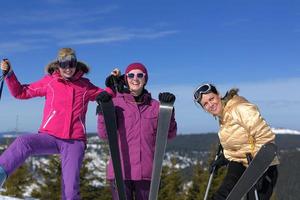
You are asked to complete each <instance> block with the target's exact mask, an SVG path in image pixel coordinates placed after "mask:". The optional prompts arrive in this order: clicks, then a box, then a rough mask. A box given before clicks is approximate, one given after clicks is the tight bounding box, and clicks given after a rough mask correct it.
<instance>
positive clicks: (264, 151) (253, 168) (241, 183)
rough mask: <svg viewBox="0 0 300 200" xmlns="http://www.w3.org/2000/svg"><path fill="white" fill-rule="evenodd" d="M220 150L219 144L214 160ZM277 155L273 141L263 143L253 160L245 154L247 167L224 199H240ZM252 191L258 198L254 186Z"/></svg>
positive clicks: (257, 198)
mask: <svg viewBox="0 0 300 200" xmlns="http://www.w3.org/2000/svg"><path fill="white" fill-rule="evenodd" d="M219 152H220V146H219V150H218V153H217V155H216V157H215V160H216V159H217V157H218V154H219ZM276 155H277V148H276V145H275V144H274V143H267V144H265V145H263V146H262V147H261V148H260V150H259V151H258V152H257V154H256V156H255V157H254V159H253V160H251V159H252V158H250V156H249V155H247V159H248V162H249V166H248V168H247V169H246V170H245V171H244V173H243V174H242V176H241V177H240V179H239V180H238V182H237V183H236V185H235V186H234V187H233V189H232V190H231V192H230V193H229V195H228V196H227V198H226V200H240V199H242V198H243V197H244V196H245V195H246V194H247V193H248V192H249V191H250V190H251V189H252V188H253V187H254V186H255V184H256V182H257V181H258V180H259V179H260V177H261V176H262V175H263V174H264V173H265V171H266V170H267V169H268V168H269V166H270V164H271V163H272V161H273V160H274V158H275V156H276ZM213 174H214V169H213V172H212V173H211V175H210V178H209V181H208V186H207V188H206V192H205V196H204V200H206V199H207V197H208V191H209V188H210V185H211V181H212V177H213ZM252 192H254V197H255V199H256V200H259V197H258V193H257V190H256V189H255V188H254V190H253V191H252Z"/></svg>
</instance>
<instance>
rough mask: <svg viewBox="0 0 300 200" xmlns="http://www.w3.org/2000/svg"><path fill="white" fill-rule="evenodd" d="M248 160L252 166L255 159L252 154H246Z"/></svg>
mask: <svg viewBox="0 0 300 200" xmlns="http://www.w3.org/2000/svg"><path fill="white" fill-rule="evenodd" d="M246 158H247V161H248V164H250V162H251V161H252V159H253V158H252V155H251V153H246Z"/></svg>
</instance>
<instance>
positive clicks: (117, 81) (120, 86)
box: [105, 74, 125, 93]
mask: <svg viewBox="0 0 300 200" xmlns="http://www.w3.org/2000/svg"><path fill="white" fill-rule="evenodd" d="M105 85H106V87H109V88H110V89H112V90H113V91H114V92H120V93H122V92H123V90H124V86H125V80H124V74H123V75H122V76H119V77H117V76H114V75H109V76H108V77H106V79H105ZM116 89H117V91H116Z"/></svg>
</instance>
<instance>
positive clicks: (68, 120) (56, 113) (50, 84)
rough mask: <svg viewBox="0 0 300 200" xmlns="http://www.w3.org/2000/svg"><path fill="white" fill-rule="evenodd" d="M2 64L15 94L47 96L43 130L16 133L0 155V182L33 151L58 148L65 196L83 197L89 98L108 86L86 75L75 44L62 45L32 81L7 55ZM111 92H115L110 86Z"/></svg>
mask: <svg viewBox="0 0 300 200" xmlns="http://www.w3.org/2000/svg"><path fill="white" fill-rule="evenodd" d="M1 69H2V70H3V71H4V72H8V73H7V75H6V76H5V81H6V83H7V85H8V88H9V90H10V92H11V94H12V95H13V96H14V97H15V98H18V99H29V98H33V97H44V98H45V106H44V114H43V119H42V124H41V126H40V128H39V131H38V134H36V133H32V134H26V135H22V136H19V137H17V138H16V139H15V141H14V142H13V143H12V144H11V145H10V146H9V147H8V148H7V149H6V151H5V152H4V153H3V154H2V155H1V156H0V186H2V185H3V183H4V181H5V179H6V178H7V176H9V175H10V174H12V173H13V172H14V171H15V170H16V169H17V168H18V167H19V166H20V165H22V164H23V162H24V161H25V160H26V158H28V157H29V156H30V155H49V154H59V155H60V158H61V166H62V199H67V200H75V199H76V200H77V199H80V195H79V180H80V168H81V164H82V161H83V157H84V150H85V144H86V127H85V117H86V112H87V105H88V102H89V101H95V98H96V96H97V95H98V94H100V93H101V92H102V91H103V89H100V88H98V87H96V86H95V85H93V84H92V83H91V82H90V81H89V80H88V79H87V78H84V77H83V75H84V74H85V73H87V72H88V71H89V69H88V67H87V65H85V64H84V63H83V62H80V61H77V59H76V55H75V52H74V50H73V49H71V48H62V49H60V50H59V53H58V58H57V60H56V61H54V62H52V63H50V64H49V65H48V66H47V68H46V70H47V72H48V75H46V76H44V77H43V78H42V79H40V80H38V81H36V82H33V83H31V84H24V85H22V84H21V83H20V82H19V81H18V79H17V77H16V75H15V74H14V72H13V70H12V68H11V67H10V64H9V62H8V60H3V61H2V62H1ZM107 92H109V93H110V94H112V95H113V94H114V93H113V91H111V90H110V89H109V88H107Z"/></svg>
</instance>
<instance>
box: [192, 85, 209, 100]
mask: <svg viewBox="0 0 300 200" xmlns="http://www.w3.org/2000/svg"><path fill="white" fill-rule="evenodd" d="M209 92H211V85H210V84H204V85H200V86H199V87H198V88H197V89H196V90H195V92H194V100H195V101H199V100H201V98H202V94H207V93H209Z"/></svg>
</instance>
